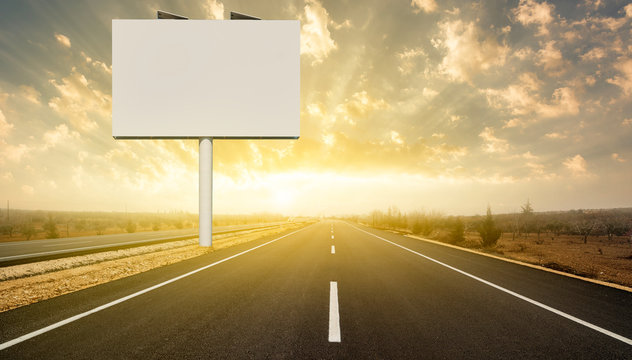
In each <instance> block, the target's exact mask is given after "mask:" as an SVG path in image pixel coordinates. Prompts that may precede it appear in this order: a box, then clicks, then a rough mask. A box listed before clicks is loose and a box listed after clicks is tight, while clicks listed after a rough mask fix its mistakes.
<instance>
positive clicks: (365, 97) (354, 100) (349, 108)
mask: <svg viewBox="0 0 632 360" xmlns="http://www.w3.org/2000/svg"><path fill="white" fill-rule="evenodd" d="M389 108H390V106H389V104H388V103H387V102H386V101H384V100H383V99H374V98H372V97H371V96H369V94H368V93H367V92H366V91H365V90H363V91H359V92H356V93H354V94H353V95H352V96H351V99H345V102H344V103H342V104H340V105H338V106H336V115H337V118H340V119H342V120H345V121H347V122H348V123H350V124H352V125H355V124H356V122H357V120H360V119H364V118H366V117H367V116H369V114H370V113H371V112H372V111H375V110H384V109H389Z"/></svg>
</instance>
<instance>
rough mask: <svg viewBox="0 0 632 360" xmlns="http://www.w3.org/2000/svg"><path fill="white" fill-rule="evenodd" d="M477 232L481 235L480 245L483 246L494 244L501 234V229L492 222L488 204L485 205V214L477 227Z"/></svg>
mask: <svg viewBox="0 0 632 360" xmlns="http://www.w3.org/2000/svg"><path fill="white" fill-rule="evenodd" d="M478 233H479V234H480V235H481V245H483V247H492V246H495V245H496V243H497V242H498V239H500V235H501V234H502V232H501V230H500V229H498V228H497V227H496V224H495V223H494V218H493V217H492V209H491V207H490V206H489V205H488V206H487V216H486V217H485V220H483V222H482V223H481V224H480V225H479V227H478Z"/></svg>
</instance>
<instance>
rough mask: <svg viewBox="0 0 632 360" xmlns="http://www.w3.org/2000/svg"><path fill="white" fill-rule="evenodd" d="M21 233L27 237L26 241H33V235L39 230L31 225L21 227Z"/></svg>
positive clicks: (25, 224) (26, 224)
mask: <svg viewBox="0 0 632 360" xmlns="http://www.w3.org/2000/svg"><path fill="white" fill-rule="evenodd" d="M20 232H21V233H22V235H24V236H25V237H26V240H31V238H32V237H33V235H35V234H37V230H35V227H34V226H33V224H31V223H24V224H22V225H20Z"/></svg>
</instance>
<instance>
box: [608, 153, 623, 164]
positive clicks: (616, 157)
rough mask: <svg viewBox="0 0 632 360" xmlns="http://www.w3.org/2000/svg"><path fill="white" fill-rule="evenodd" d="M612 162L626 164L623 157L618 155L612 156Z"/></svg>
mask: <svg viewBox="0 0 632 360" xmlns="http://www.w3.org/2000/svg"><path fill="white" fill-rule="evenodd" d="M611 157H612V160H615V161H618V162H625V159H624V158H622V157H621V155H619V154H617V153H613V154H612V155H611Z"/></svg>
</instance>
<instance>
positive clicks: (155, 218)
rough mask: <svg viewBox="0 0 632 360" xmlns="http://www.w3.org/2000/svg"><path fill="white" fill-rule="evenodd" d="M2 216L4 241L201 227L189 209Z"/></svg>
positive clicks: (232, 220)
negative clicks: (159, 211) (184, 210)
mask: <svg viewBox="0 0 632 360" xmlns="http://www.w3.org/2000/svg"><path fill="white" fill-rule="evenodd" d="M2 215H3V216H0V239H1V240H5V241H6V240H23V239H26V240H30V239H34V238H40V239H41V238H46V239H55V238H59V237H67V236H80V235H103V234H106V233H121V232H127V233H134V232H137V231H158V230H168V229H189V228H196V227H197V226H198V215H197V214H190V213H186V212H170V213H123V212H70V211H68V212H64V211H40V210H20V209H12V210H11V217H10V218H9V216H7V215H6V214H2ZM286 220H287V217H286V216H283V215H279V214H270V213H260V214H247V215H222V214H219V215H215V216H214V217H213V225H215V226H226V225H241V224H253V223H266V222H278V221H286Z"/></svg>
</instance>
